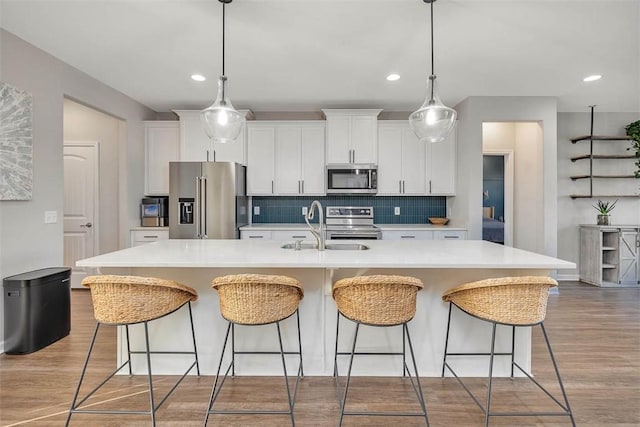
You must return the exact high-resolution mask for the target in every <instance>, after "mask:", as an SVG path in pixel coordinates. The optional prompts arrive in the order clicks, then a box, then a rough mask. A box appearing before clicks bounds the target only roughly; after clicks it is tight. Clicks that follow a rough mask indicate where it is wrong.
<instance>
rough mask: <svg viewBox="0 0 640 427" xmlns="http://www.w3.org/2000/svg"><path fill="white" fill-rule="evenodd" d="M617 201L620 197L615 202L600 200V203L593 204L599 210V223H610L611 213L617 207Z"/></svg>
mask: <svg viewBox="0 0 640 427" xmlns="http://www.w3.org/2000/svg"><path fill="white" fill-rule="evenodd" d="M616 203H618V199H616V201H615V202H613V203H611V202H603V201H602V200H598V203H597V204H595V205H593V207H594V208H596V210H597V211H598V222H597V224H598V225H609V214H610V213H611V211H612V210H613V208H615V207H616Z"/></svg>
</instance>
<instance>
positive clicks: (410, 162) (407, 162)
mask: <svg viewBox="0 0 640 427" xmlns="http://www.w3.org/2000/svg"><path fill="white" fill-rule="evenodd" d="M426 150H427V146H426V144H424V143H422V142H420V141H419V140H418V138H417V137H416V136H415V134H414V133H413V131H412V130H411V128H410V127H409V123H408V122H407V121H406V120H402V121H400V120H388V121H380V122H378V195H411V196H415V195H425V194H426V193H427V179H426V171H425V165H426V160H427V158H426Z"/></svg>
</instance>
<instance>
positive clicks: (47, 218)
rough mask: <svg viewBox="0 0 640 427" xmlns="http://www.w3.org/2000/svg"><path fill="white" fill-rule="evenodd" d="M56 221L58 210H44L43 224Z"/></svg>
mask: <svg viewBox="0 0 640 427" xmlns="http://www.w3.org/2000/svg"><path fill="white" fill-rule="evenodd" d="M56 222H58V212H57V211H44V223H45V224H55V223H56Z"/></svg>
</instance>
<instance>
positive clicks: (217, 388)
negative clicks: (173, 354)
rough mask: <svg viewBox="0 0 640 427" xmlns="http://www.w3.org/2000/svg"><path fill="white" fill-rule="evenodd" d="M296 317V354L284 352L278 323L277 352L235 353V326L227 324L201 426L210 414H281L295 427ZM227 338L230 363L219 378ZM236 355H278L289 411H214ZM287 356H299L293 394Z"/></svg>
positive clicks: (296, 392) (299, 372) (299, 344)
mask: <svg viewBox="0 0 640 427" xmlns="http://www.w3.org/2000/svg"><path fill="white" fill-rule="evenodd" d="M296 317H297V322H296V326H297V328H298V331H297V332H298V333H297V335H298V351H297V352H290V351H284V346H283V344H282V332H281V329H280V321H277V322H274V323H275V325H276V330H277V335H278V345H279V351H276V352H274V351H236V350H235V348H234V334H235V324H234V323H233V322H228V326H227V332H226V334H225V338H224V344H223V345H222V351H221V353H220V361H219V363H218V370H217V372H216V379H215V381H214V384H213V388H212V389H211V395H210V397H209V404H208V406H207V413H206V415H205V418H204V423H203V426H206V425H207V423H208V421H209V416H210V415H212V414H227V415H228V414H260V415H266V414H283V415H289V416H290V418H291V425H292V426H293V427H295V419H294V414H293V411H294V408H295V400H296V396H297V394H298V384H299V380H300V378H301V377H302V369H303V367H302V343H301V340H300V318H299V313H298V311H297V310H296ZM229 336H231V353H232V354H231V362H230V363H229V366H227V368H226V369H225V370H224V374H222V377H221V371H222V365H223V362H224V356H225V353H226V350H227V344H228V342H229ZM236 354H279V355H280V358H281V360H282V369H283V373H284V381H285V388H286V393H287V404H288V406H289V410H288V411H283V410H272V411H267V410H216V409H214V405H215V402H216V400H217V399H218V397H219V395H220V392H221V391H222V388H223V386H224V383H225V381H226V379H227V377H228V375H229V372H230V371H231V372H232V374H231V375H232V377H233V376H234V372H235V355H236ZM287 354H298V355H299V366H298V371H297V375H296V382H295V386H294V389H293V393H292V392H291V386H290V385H289V375H288V373H287V365H286V358H285V355H287Z"/></svg>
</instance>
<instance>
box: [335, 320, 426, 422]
mask: <svg viewBox="0 0 640 427" xmlns="http://www.w3.org/2000/svg"><path fill="white" fill-rule="evenodd" d="M340 316H341V315H340V312H338V321H339V319H340ZM354 323H355V324H356V328H355V332H354V336H353V342H352V345H351V351H350V352H349V353H343V352H338V335H339V328H337V329H336V347H335V350H336V351H335V353H334V368H333V369H334V376H335V378H336V391H337V393H338V398H339V400H340V417H339V419H338V427H339V426H341V425H342V422H343V420H344V416H345V415H356V416H397V417H415V416H419V417H424V419H425V423H426V425H427V427H428V426H429V417H428V414H427V406H426V404H425V401H424V394H423V392H422V385H421V384H420V376H419V374H418V365H417V362H416V358H415V354H414V352H413V344H412V342H411V336H410V335H409V329H408V327H407V324H406V323H403V324H402V325H400V326H401V327H402V347H403V351H402V353H393V352H379V353H373V352H356V344H357V340H358V331H359V330H360V325H361V324H362V323H361V322H354ZM406 344H408V347H409V354H410V356H411V361H412V365H413V369H414V374H415V382H414V378H413V376H412V375H411V371H410V370H409V366H408V365H407V363H406V353H405V347H406ZM338 355H348V356H349V367H348V369H347V379H346V383H345V388H344V391H343V392H342V397H340V383H339V375H338V365H337V357H338ZM356 355H368V356H370V355H381V356H402V363H403V368H402V372H403V375H402V377H403V378H404V377H408V378H409V380H410V381H411V386H412V387H413V391H414V392H415V394H416V397H417V398H418V403H419V404H420V408H421V409H422V412H348V411H346V410H345V408H346V402H347V396H348V394H349V386H350V384H351V372H352V368H353V361H354V358H355V356H356ZM405 373H406V376H405V375H404V374H405Z"/></svg>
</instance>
